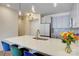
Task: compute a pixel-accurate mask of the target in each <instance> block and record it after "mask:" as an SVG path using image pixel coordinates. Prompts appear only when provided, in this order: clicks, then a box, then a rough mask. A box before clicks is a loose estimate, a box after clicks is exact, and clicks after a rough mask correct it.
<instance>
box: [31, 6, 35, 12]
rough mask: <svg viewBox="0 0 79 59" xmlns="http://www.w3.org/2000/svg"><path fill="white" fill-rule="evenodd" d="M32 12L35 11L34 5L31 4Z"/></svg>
mask: <svg viewBox="0 0 79 59" xmlns="http://www.w3.org/2000/svg"><path fill="white" fill-rule="evenodd" d="M32 12H34V13H35V7H34V6H33V5H32Z"/></svg>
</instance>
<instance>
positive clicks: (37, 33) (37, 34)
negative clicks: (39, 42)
mask: <svg viewBox="0 0 79 59" xmlns="http://www.w3.org/2000/svg"><path fill="white" fill-rule="evenodd" d="M39 34H40V31H39V29H37V32H36V38H37V39H38V38H39V36H40V35H39Z"/></svg>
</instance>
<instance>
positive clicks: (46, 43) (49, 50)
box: [3, 35, 79, 56]
mask: <svg viewBox="0 0 79 59" xmlns="http://www.w3.org/2000/svg"><path fill="white" fill-rule="evenodd" d="M34 37H35V36H30V35H26V36H17V37H13V38H7V39H5V40H3V41H6V42H10V43H13V44H18V45H20V46H23V47H27V48H31V49H34V50H37V51H39V52H42V53H46V54H48V55H54V56H72V55H74V56H79V48H78V47H75V46H74V44H72V45H71V49H72V52H71V53H70V54H68V53H66V52H65V47H66V44H64V43H62V42H61V40H60V39H56V38H49V37H44V38H46V39H48V40H36V39H33V38H34Z"/></svg>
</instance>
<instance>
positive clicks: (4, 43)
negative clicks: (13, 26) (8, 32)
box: [1, 41, 11, 56]
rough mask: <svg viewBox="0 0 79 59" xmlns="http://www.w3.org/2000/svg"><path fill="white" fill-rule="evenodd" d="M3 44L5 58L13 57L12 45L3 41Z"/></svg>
mask: <svg viewBox="0 0 79 59" xmlns="http://www.w3.org/2000/svg"><path fill="white" fill-rule="evenodd" d="M1 43H2V47H3V53H4V56H10V55H11V52H10V45H9V44H8V43H6V42H3V41H1Z"/></svg>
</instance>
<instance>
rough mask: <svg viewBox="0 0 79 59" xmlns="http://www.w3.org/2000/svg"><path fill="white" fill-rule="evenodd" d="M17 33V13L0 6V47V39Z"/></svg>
mask: <svg viewBox="0 0 79 59" xmlns="http://www.w3.org/2000/svg"><path fill="white" fill-rule="evenodd" d="M17 35H18V14H17V13H16V12H15V11H14V10H12V9H9V8H7V7H3V6H0V49H1V47H2V46H1V40H3V39H5V38H8V37H14V36H17Z"/></svg>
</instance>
